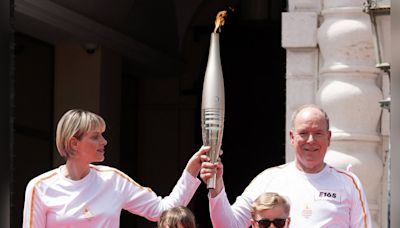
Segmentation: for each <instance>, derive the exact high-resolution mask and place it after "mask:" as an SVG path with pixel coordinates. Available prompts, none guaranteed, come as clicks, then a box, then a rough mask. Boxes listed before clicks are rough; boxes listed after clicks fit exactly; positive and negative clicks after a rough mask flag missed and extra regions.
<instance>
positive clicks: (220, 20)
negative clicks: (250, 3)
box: [214, 10, 228, 32]
mask: <svg viewBox="0 0 400 228" xmlns="http://www.w3.org/2000/svg"><path fill="white" fill-rule="evenodd" d="M227 15H228V11H226V10H223V11H219V12H218V14H217V16H216V18H215V28H214V32H217V29H218V31H219V32H221V27H222V26H223V25H224V24H225V17H226V16H227Z"/></svg>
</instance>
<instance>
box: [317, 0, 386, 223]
mask: <svg viewBox="0 0 400 228" xmlns="http://www.w3.org/2000/svg"><path fill="white" fill-rule="evenodd" d="M362 3H363V2H362V1H359V0H352V1H348V0H336V1H332V0H325V1H324V4H323V5H324V8H323V9H322V11H321V16H322V18H321V22H322V23H321V25H320V27H319V29H318V44H319V48H320V63H321V64H320V69H319V85H318V91H317V94H316V102H317V103H318V104H319V105H321V106H322V107H323V108H324V109H325V110H326V111H327V112H328V114H329V116H330V118H331V119H330V120H331V130H332V133H333V134H332V142H331V146H330V149H329V151H328V153H327V155H326V162H327V163H328V164H330V165H332V166H335V167H338V168H343V169H346V168H347V167H351V171H353V172H354V173H356V174H357V176H358V177H359V178H360V179H361V182H362V183H363V187H364V190H365V192H366V195H367V198H368V203H369V207H370V212H371V215H372V220H373V221H372V222H373V224H372V225H373V227H381V224H382V219H381V213H380V211H381V210H382V203H381V201H382V200H381V199H382V195H381V194H382V193H381V190H382V189H381V186H382V176H383V161H382V153H383V152H382V137H381V134H380V132H379V128H380V118H381V112H382V111H381V108H380V106H379V103H378V102H379V101H380V100H381V99H382V98H383V94H382V91H381V89H380V80H381V78H380V77H378V75H379V71H378V70H377V69H376V68H375V56H374V49H373V48H374V47H373V43H372V33H371V30H370V20H369V17H368V15H367V14H365V13H363V12H362ZM378 224H379V225H378Z"/></svg>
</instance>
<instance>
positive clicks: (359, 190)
mask: <svg viewBox="0 0 400 228" xmlns="http://www.w3.org/2000/svg"><path fill="white" fill-rule="evenodd" d="M335 170H336V171H337V172H338V173H341V174H344V175H346V176H348V177H350V178H351V180H352V181H353V184H354V186H355V187H356V189H357V192H358V198H359V200H360V202H361V207H362V209H363V218H364V227H365V228H368V224H367V212H366V209H365V206H364V201H363V199H362V194H361V189H360V187H359V186H358V185H357V183H356V181H355V179H354V178H353V177H352V176H351V175H349V174H348V173H345V172H343V171H340V170H337V169H335Z"/></svg>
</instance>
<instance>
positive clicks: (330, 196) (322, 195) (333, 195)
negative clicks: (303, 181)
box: [315, 190, 340, 202]
mask: <svg viewBox="0 0 400 228" xmlns="http://www.w3.org/2000/svg"><path fill="white" fill-rule="evenodd" d="M315 200H330V201H335V202H340V193H339V192H336V191H329V190H319V191H316V192H315Z"/></svg>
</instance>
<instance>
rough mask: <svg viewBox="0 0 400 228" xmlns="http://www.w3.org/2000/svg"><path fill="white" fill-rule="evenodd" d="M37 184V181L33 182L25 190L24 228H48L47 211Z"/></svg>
mask: <svg viewBox="0 0 400 228" xmlns="http://www.w3.org/2000/svg"><path fill="white" fill-rule="evenodd" d="M36 183H37V181H36V180H35V179H33V180H31V181H30V182H29V183H28V185H27V187H26V190H25V202H24V211H23V221H22V227H23V228H43V227H46V209H45V206H44V204H43V203H42V201H41V197H40V195H41V193H40V192H39V190H38V189H37V188H36V186H35V185H36Z"/></svg>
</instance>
